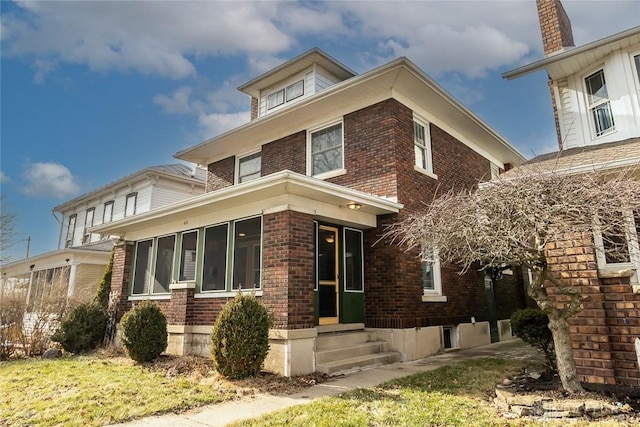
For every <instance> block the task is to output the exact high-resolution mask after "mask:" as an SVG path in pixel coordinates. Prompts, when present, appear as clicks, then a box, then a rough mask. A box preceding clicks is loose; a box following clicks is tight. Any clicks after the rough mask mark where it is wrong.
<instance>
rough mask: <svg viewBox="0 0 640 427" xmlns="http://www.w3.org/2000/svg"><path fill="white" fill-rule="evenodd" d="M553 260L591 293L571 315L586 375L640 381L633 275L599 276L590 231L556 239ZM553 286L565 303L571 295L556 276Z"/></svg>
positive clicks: (579, 365)
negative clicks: (561, 290) (559, 285)
mask: <svg viewBox="0 0 640 427" xmlns="http://www.w3.org/2000/svg"><path fill="white" fill-rule="evenodd" d="M547 262H548V263H549V269H550V271H551V272H552V274H553V275H554V277H555V278H556V280H561V281H562V283H563V284H564V285H565V286H571V287H573V288H575V289H577V290H578V291H579V292H580V293H581V294H582V295H583V296H584V297H585V299H584V300H583V302H582V307H583V308H582V310H581V311H580V312H579V313H578V314H576V315H575V316H573V317H572V318H570V319H569V332H570V333H571V339H572V347H573V353H574V354H573V356H574V360H575V362H576V370H577V373H578V375H579V378H580V381H582V382H588V383H602V384H625V385H634V386H639V385H640V370H638V363H637V357H636V354H635V349H634V341H635V338H636V337H638V336H640V295H638V294H634V293H633V290H632V288H631V286H630V285H629V278H616V279H599V278H598V266H597V262H596V254H595V249H594V245H593V238H592V236H591V235H588V234H586V235H584V236H575V235H568V236H566V238H565V239H563V240H560V241H558V242H555V243H550V244H549V245H548V246H547ZM547 289H548V293H549V294H550V295H551V296H552V298H553V300H554V301H555V303H556V305H557V306H559V307H562V304H563V303H564V302H566V301H567V297H566V296H564V295H561V294H560V293H559V292H557V290H556V288H555V287H554V286H553V285H552V284H551V283H550V282H548V283H547Z"/></svg>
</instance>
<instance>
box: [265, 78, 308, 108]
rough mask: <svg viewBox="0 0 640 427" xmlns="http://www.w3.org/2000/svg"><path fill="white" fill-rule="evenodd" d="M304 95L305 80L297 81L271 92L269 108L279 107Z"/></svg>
mask: <svg viewBox="0 0 640 427" xmlns="http://www.w3.org/2000/svg"><path fill="white" fill-rule="evenodd" d="M302 95H304V80H300V81H297V82H295V83H293V84H290V85H289V86H287V87H285V88H282V89H280V90H277V91H275V92H273V93H270V94H269V96H267V108H268V109H272V108H275V107H278V106H280V105H282V104H284V103H285V102H289V101H292V100H294V99H296V98H299V97H301V96H302Z"/></svg>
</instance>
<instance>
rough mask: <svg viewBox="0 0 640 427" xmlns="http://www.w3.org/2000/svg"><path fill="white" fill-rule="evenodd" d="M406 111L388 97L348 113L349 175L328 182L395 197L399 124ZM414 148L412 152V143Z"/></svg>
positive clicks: (346, 151)
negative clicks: (401, 115)
mask: <svg viewBox="0 0 640 427" xmlns="http://www.w3.org/2000/svg"><path fill="white" fill-rule="evenodd" d="M404 110H406V107H404V106H403V105H402V104H400V103H399V102H398V101H396V100H394V99H387V100H385V101H382V102H379V103H377V104H374V105H371V106H369V107H366V108H363V109H361V110H358V111H355V112H353V113H350V114H347V115H345V116H344V119H343V120H344V123H343V126H344V128H343V132H344V165H345V169H346V170H347V174H346V175H342V176H338V177H335V178H330V179H328V181H330V182H333V183H335V184H339V185H344V186H346V187H350V188H353V189H355V190H359V191H363V192H365V193H370V194H374V195H376V196H383V197H395V196H396V195H397V180H396V160H395V158H396V153H395V150H396V141H395V138H396V132H397V130H396V124H397V121H398V114H399V111H404ZM411 132H413V128H412V131H411ZM412 135H413V133H412ZM412 141H413V137H412ZM411 150H412V151H411V153H413V146H412V148H411Z"/></svg>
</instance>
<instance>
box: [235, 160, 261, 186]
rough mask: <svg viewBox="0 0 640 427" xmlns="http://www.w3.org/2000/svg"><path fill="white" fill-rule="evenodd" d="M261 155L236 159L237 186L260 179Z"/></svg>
mask: <svg viewBox="0 0 640 427" xmlns="http://www.w3.org/2000/svg"><path fill="white" fill-rule="evenodd" d="M261 161H262V153H260V152H257V153H253V154H249V155H248V156H244V157H240V158H239V159H238V173H237V175H236V176H237V177H238V184H240V183H243V182H247V181H252V180H254V179H258V178H260V173H261V167H262V166H261Z"/></svg>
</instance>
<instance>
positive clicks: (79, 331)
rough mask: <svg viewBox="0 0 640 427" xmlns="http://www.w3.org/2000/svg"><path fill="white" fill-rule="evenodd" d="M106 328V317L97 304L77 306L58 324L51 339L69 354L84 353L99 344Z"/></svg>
mask: <svg viewBox="0 0 640 427" xmlns="http://www.w3.org/2000/svg"><path fill="white" fill-rule="evenodd" d="M106 326H107V317H106V315H105V314H104V311H103V310H102V308H100V307H99V306H98V305H97V304H88V303H85V304H79V305H77V306H75V307H74V308H73V310H71V311H70V312H69V313H68V314H67V315H66V316H64V317H63V318H62V322H60V328H58V330H57V331H56V332H55V333H54V334H53V336H52V337H51V340H52V341H55V342H58V343H60V345H62V348H64V349H65V350H66V351H68V352H70V353H84V352H86V351H89V350H93V349H94V348H96V347H97V346H98V344H100V342H101V341H102V338H103V337H104V330H105V328H106Z"/></svg>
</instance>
